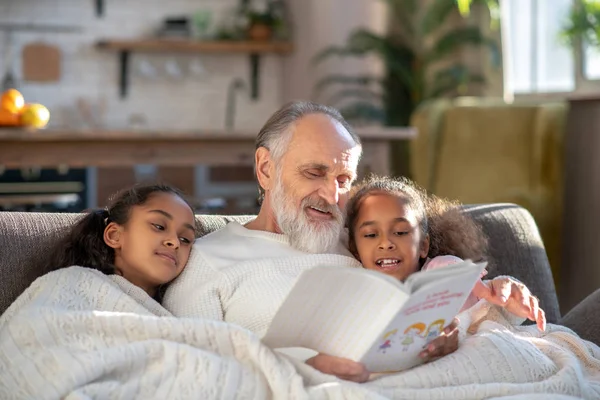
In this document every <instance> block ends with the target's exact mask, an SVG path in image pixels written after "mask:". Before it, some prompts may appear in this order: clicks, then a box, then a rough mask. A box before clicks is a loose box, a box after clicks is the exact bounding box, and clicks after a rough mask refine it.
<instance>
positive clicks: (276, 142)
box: [164, 102, 543, 382]
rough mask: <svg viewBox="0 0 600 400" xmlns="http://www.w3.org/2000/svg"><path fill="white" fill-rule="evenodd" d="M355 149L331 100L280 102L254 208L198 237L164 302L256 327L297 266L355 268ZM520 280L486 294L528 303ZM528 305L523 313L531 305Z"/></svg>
mask: <svg viewBox="0 0 600 400" xmlns="http://www.w3.org/2000/svg"><path fill="white" fill-rule="evenodd" d="M361 152H362V148H361V144H360V139H359V138H358V136H357V135H356V134H354V133H353V132H352V129H351V128H350V126H349V125H348V124H347V122H346V121H345V120H344V118H343V117H342V116H341V115H340V113H339V112H338V111H337V110H335V109H332V108H329V107H326V106H323V105H319V104H315V103H308V102H294V103H290V104H288V105H286V106H284V107H283V108H282V109H280V110H279V111H277V112H276V113H275V114H274V115H273V116H272V117H271V118H270V119H269V120H268V121H267V123H266V124H265V126H264V127H263V128H262V130H261V131H260V133H259V134H258V137H257V141H256V155H255V169H256V177H257V180H258V183H259V186H260V192H261V196H262V200H263V201H262V205H261V209H260V212H259V213H258V215H257V217H256V218H255V219H253V220H252V221H250V222H248V223H247V224H246V225H244V226H242V225H240V224H238V223H234V222H232V223H229V224H228V225H227V226H226V227H225V228H223V229H222V230H220V231H217V232H213V233H212V234H209V235H207V236H204V237H202V238H200V239H198V240H197V241H196V243H195V244H194V248H193V251H192V255H191V257H190V260H189V262H188V265H187V267H186V269H185V270H184V272H183V273H182V274H181V276H180V277H179V278H178V279H177V280H176V281H175V282H174V283H173V284H172V285H171V286H170V287H169V289H168V290H167V292H166V295H165V298H164V305H165V307H166V308H167V309H169V310H170V311H172V312H173V313H174V314H175V315H177V316H180V317H203V318H212V319H218V320H224V321H226V322H231V323H235V324H238V325H241V326H243V327H245V328H248V329H250V330H252V331H253V332H255V333H256V334H257V335H258V336H262V335H264V334H265V333H266V330H267V328H268V326H269V323H270V321H271V319H272V318H273V316H274V314H275V312H276V311H277V309H278V307H279V305H280V304H281V302H282V301H283V300H284V298H285V296H286V295H287V293H288V292H289V290H290V289H291V287H292V286H293V284H294V281H295V279H296V277H297V276H298V275H299V274H300V272H301V271H302V270H304V269H307V268H312V267H314V266H316V265H342V266H348V267H361V265H360V263H358V261H356V260H355V259H354V257H352V255H351V253H350V252H349V251H348V249H347V248H346V241H345V240H344V239H343V237H344V234H343V232H344V229H343V228H344V209H345V204H346V200H347V197H348V193H349V191H350V187H351V185H352V183H353V181H354V180H355V179H356V173H357V167H358V162H359V160H360V156H361ZM522 288H523V287H522V285H521V286H518V283H517V282H515V281H510V280H506V279H505V280H500V281H498V282H497V284H496V286H494V285H492V286H491V288H490V289H489V294H488V295H487V297H489V298H490V299H494V298H496V297H497V298H498V299H500V298H502V297H507V298H509V299H510V298H511V296H513V294H514V296H517V297H518V299H519V300H523V295H524V296H525V300H526V301H519V302H518V303H519V304H525V303H526V304H529V301H528V300H529V298H530V297H531V296H530V295H529V293H528V291H526V288H525V290H524V291H523V290H521V289H522ZM496 302H497V303H501V304H503V305H504V304H509V303H510V301H509V302H508V303H507V300H506V298H505V299H502V300H497V301H496ZM524 308H525V309H526V310H519V313H521V314H524V313H529V312H530V309H529V308H527V306H525V307H524ZM541 319H542V320H543V313H542V317H541ZM542 322H543V321H542ZM455 331H456V330H455V324H453V325H451V326H450V327H448V330H447V332H446V333H447V335H443V336H442V337H440V338H438V339H437V340H436V341H435V342H434V343H433V344H432V345H431V347H430V348H428V349H427V350H426V351H425V352H424V354H423V356H425V357H427V356H436V355H443V354H447V353H449V352H451V351H454V350H455V349H456V347H457V343H458V342H457V335H456V332H455ZM313 354H314V353H313ZM306 362H307V363H308V364H310V365H312V366H313V367H314V368H317V369H319V370H320V371H322V372H326V373H330V374H333V375H336V376H338V377H340V378H343V379H348V380H353V381H358V382H363V381H365V380H366V379H367V378H368V376H369V372H368V371H366V370H365V368H364V366H363V365H362V364H359V363H356V362H354V361H351V360H346V359H341V358H337V357H332V356H328V355H324V354H319V355H316V356H313V357H311V358H309V359H308V360H307V361H306Z"/></svg>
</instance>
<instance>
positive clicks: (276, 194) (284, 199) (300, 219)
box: [270, 171, 344, 254]
mask: <svg viewBox="0 0 600 400" xmlns="http://www.w3.org/2000/svg"><path fill="white" fill-rule="evenodd" d="M276 173H277V177H276V181H275V186H274V188H273V191H272V192H271V197H270V200H271V204H272V207H273V213H274V214H275V218H276V220H277V224H278V225H279V229H280V230H281V232H282V233H284V234H285V235H287V236H288V237H289V239H290V245H291V246H292V247H294V248H295V249H298V250H300V251H304V252H307V253H312V254H319V253H327V252H330V251H332V250H333V249H334V248H335V246H336V245H337V244H338V243H339V242H340V235H341V233H342V231H343V228H344V215H343V213H342V211H341V210H340V208H339V207H338V206H331V205H329V204H327V203H326V202H325V201H323V200H322V199H312V198H310V197H307V198H305V199H303V200H302V203H301V205H300V208H299V209H298V208H296V206H295V204H294V199H293V198H292V197H291V196H290V195H289V194H288V193H286V192H285V188H284V187H283V184H282V182H281V175H280V173H279V171H277V172H276ZM309 206H314V207H318V208H319V209H320V210H323V211H327V212H330V213H331V215H332V217H333V218H332V219H331V220H329V221H321V220H312V219H310V218H309V217H308V216H307V215H306V212H305V211H304V210H305V209H306V207H309Z"/></svg>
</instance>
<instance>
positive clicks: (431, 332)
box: [263, 260, 487, 372]
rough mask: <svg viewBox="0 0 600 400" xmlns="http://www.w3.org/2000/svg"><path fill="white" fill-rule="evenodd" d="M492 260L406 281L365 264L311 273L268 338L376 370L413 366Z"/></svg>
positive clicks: (277, 318)
mask: <svg viewBox="0 0 600 400" xmlns="http://www.w3.org/2000/svg"><path fill="white" fill-rule="evenodd" d="M486 264H487V263H478V264H475V263H473V262H471V261H468V260H467V261H464V262H461V263H458V264H453V265H449V266H446V267H444V268H439V269H433V270H429V271H421V272H417V273H414V274H412V275H411V276H410V277H409V278H408V279H407V280H406V281H405V282H404V283H402V282H400V281H398V280H396V279H394V278H392V277H390V276H387V275H385V274H383V273H380V272H376V271H369V270H366V269H359V268H348V267H332V266H320V267H315V268H312V269H309V270H306V271H304V272H302V274H300V276H299V277H298V279H297V281H296V283H295V285H294V287H293V288H292V290H291V291H290V293H289V295H288V297H287V298H286V299H285V300H284V302H283V303H282V305H281V307H280V308H279V310H278V311H277V313H276V315H275V317H274V318H273V321H272V322H271V325H270V326H269V329H268V331H267V333H266V334H265V336H264V337H263V341H264V342H265V344H267V345H268V346H270V347H272V348H285V347H304V348H308V349H312V350H316V351H318V352H320V353H325V354H329V355H333V356H338V357H344V358H348V359H351V360H354V361H359V362H362V363H364V364H365V366H366V367H367V369H368V370H369V371H371V372H390V371H400V370H404V369H408V368H411V367H413V366H415V365H417V364H419V363H420V362H422V359H421V358H420V357H419V356H418V354H419V352H421V351H422V350H423V346H424V345H425V344H426V343H428V342H429V341H431V340H432V339H434V338H436V337H437V336H438V335H439V334H440V333H441V331H442V330H443V329H444V327H445V326H446V325H448V324H449V323H450V322H451V321H452V319H453V318H454V317H455V316H456V314H457V313H458V312H459V311H460V309H461V307H462V305H463V304H464V302H465V300H466V298H467V297H468V295H469V293H470V292H471V290H472V289H473V286H474V285H475V283H476V282H477V280H478V279H479V276H480V274H481V272H482V271H483V269H484V268H485V266H486Z"/></svg>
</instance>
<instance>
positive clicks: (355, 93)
mask: <svg viewBox="0 0 600 400" xmlns="http://www.w3.org/2000/svg"><path fill="white" fill-rule="evenodd" d="M348 97H350V98H358V99H360V100H363V101H366V102H377V103H379V102H381V101H383V95H382V94H381V93H377V92H375V91H373V90H369V89H365V88H348V89H341V90H339V91H337V92H336V93H335V94H334V95H333V96H331V98H330V99H329V101H328V103H330V104H339V103H341V102H343V101H344V100H347V98H348Z"/></svg>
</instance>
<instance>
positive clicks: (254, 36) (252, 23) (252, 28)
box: [242, 0, 284, 41]
mask: <svg viewBox="0 0 600 400" xmlns="http://www.w3.org/2000/svg"><path fill="white" fill-rule="evenodd" d="M242 7H243V9H244V10H245V11H244V13H245V16H246V19H247V28H246V34H247V36H248V38H249V39H251V40H257V41H266V40H271V39H272V38H273V36H274V35H275V33H276V32H277V31H278V30H279V29H281V28H282V26H283V15H282V12H283V10H284V7H283V2H282V1H281V0H269V1H267V2H266V3H265V4H264V6H263V7H262V9H261V8H258V7H253V6H252V5H251V4H250V2H249V1H248V2H245V3H243V5H242Z"/></svg>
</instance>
